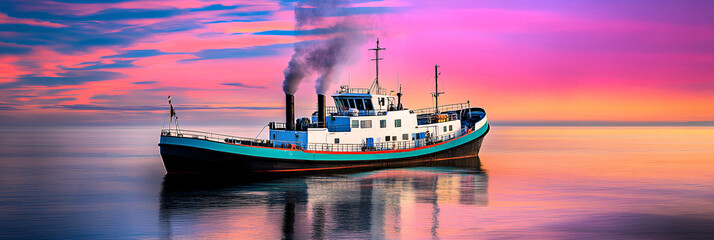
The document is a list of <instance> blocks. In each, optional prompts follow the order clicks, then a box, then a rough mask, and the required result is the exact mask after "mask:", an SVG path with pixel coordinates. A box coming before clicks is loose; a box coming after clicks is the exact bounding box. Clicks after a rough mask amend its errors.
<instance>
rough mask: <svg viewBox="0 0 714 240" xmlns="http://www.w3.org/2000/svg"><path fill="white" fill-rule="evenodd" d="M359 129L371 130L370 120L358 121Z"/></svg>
mask: <svg viewBox="0 0 714 240" xmlns="http://www.w3.org/2000/svg"><path fill="white" fill-rule="evenodd" d="M360 128H372V120H362V121H360Z"/></svg>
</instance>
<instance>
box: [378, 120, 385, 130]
mask: <svg viewBox="0 0 714 240" xmlns="http://www.w3.org/2000/svg"><path fill="white" fill-rule="evenodd" d="M379 127H380V128H386V127H387V120H379Z"/></svg>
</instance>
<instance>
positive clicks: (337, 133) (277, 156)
mask: <svg viewBox="0 0 714 240" xmlns="http://www.w3.org/2000/svg"><path fill="white" fill-rule="evenodd" d="M370 50H375V54H376V58H375V59H373V60H376V64H375V67H376V68H377V71H376V78H375V79H374V81H373V82H372V85H371V86H370V87H369V88H353V87H351V86H349V85H342V86H340V88H339V90H337V91H335V93H334V94H333V95H332V96H331V97H332V100H333V102H334V105H333V106H326V100H325V99H326V97H325V94H317V109H316V111H315V112H314V113H313V114H312V115H311V116H310V117H304V118H299V119H295V109H294V108H295V96H294V95H293V94H285V121H284V122H270V123H268V124H267V127H268V128H269V133H268V137H267V138H265V139H260V138H247V137H239V136H231V135H225V134H220V133H210V132H203V131H195V130H186V129H181V128H179V125H178V118H177V116H176V114H175V111H174V108H173V105H171V97H169V105H170V119H169V128H166V129H162V131H161V136H160V140H159V148H160V152H161V158H162V160H163V164H164V167H165V169H166V171H167V173H218V172H223V173H231V174H270V173H274V174H280V173H284V174H290V173H319V172H334V171H347V170H354V171H362V170H371V169H383V168H395V167H409V166H417V165H422V164H433V163H437V162H441V161H450V160H459V159H465V160H468V159H475V160H474V161H480V160H479V158H478V154H479V152H480V149H481V145H482V143H483V140H484V137H485V136H486V134H487V133H488V132H489V130H490V124H489V123H488V120H487V118H486V111H485V110H484V109H483V108H481V107H472V106H471V103H470V101H466V102H465V103H455V104H447V105H439V101H438V99H439V95H440V94H443V92H439V90H438V89H439V88H438V78H439V76H440V73H439V65H435V67H434V82H435V84H434V85H435V92H434V93H432V97H433V98H434V99H435V105H434V106H433V107H428V108H421V109H408V108H405V107H404V106H403V104H402V92H401V86H399V91H398V92H395V91H390V92H387V90H386V89H385V88H382V87H381V86H380V85H379V60H382V59H381V58H379V51H380V50H384V48H380V47H379V40H377V47H376V48H374V49H370ZM479 164H480V163H479Z"/></svg>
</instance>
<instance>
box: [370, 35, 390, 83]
mask: <svg viewBox="0 0 714 240" xmlns="http://www.w3.org/2000/svg"><path fill="white" fill-rule="evenodd" d="M369 50H370V51H374V55H375V58H374V59H370V60H372V61H375V64H374V66H375V68H376V71H375V75H376V77H375V78H374V82H373V83H372V86H370V87H369V90H370V91H372V88H373V87H374V86H375V85H376V86H377V94H379V60H382V59H383V58H379V51H380V50H387V49H386V48H380V47H379V38H377V48H370V49H369Z"/></svg>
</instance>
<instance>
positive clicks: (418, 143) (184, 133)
mask: <svg viewBox="0 0 714 240" xmlns="http://www.w3.org/2000/svg"><path fill="white" fill-rule="evenodd" d="M471 131H473V129H461V130H459V131H455V132H453V133H451V134H446V135H441V136H431V137H430V136H427V138H424V139H416V140H406V141H392V142H378V143H373V144H366V143H363V144H339V143H337V144H335V143H299V142H290V141H278V140H267V139H257V138H244V137H237V136H230V135H225V134H217V133H209V132H201V131H192V130H176V129H163V130H161V136H168V137H180V138H191V139H201V140H208V141H213V142H219V143H225V144H234V145H246V146H263V147H273V148H284V149H297V150H307V151H329V152H367V151H385V150H398V149H410V148H417V147H423V146H428V145H432V144H436V143H440V142H444V141H448V140H451V139H454V138H457V137H460V136H463V135H465V134H468V133H470V132H471Z"/></svg>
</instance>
